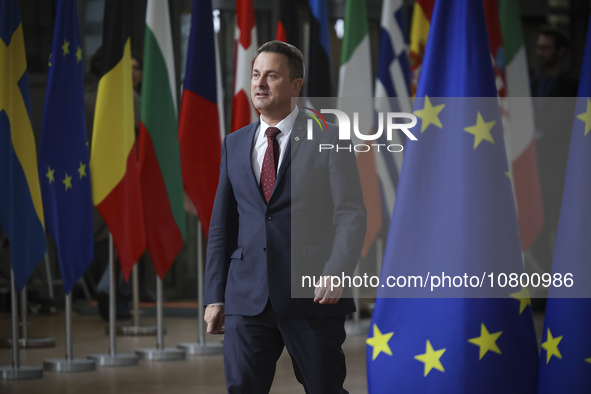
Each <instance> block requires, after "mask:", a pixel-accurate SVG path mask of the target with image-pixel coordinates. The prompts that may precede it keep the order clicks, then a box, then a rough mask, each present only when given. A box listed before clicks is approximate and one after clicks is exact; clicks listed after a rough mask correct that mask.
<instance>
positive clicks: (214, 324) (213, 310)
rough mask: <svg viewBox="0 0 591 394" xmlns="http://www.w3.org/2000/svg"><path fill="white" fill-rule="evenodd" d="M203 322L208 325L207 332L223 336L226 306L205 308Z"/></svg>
mask: <svg viewBox="0 0 591 394" xmlns="http://www.w3.org/2000/svg"><path fill="white" fill-rule="evenodd" d="M203 320H205V322H206V323H207V332H208V333H209V334H214V335H222V334H223V333H224V332H225V331H224V306H223V305H208V306H207V307H206V308H205V315H204V316H203Z"/></svg>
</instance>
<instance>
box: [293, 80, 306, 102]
mask: <svg viewBox="0 0 591 394" xmlns="http://www.w3.org/2000/svg"><path fill="white" fill-rule="evenodd" d="M303 85H304V80H303V78H296V79H294V80H293V81H291V95H292V97H297V96H299V95H300V91H301V90H302V86H303Z"/></svg>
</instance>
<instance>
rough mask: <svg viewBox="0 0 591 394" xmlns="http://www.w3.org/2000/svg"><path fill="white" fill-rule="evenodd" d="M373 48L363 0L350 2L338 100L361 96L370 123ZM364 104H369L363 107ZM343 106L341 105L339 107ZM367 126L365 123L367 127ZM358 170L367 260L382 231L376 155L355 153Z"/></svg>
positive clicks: (360, 104) (366, 129) (363, 126)
mask: <svg viewBox="0 0 591 394" xmlns="http://www.w3.org/2000/svg"><path fill="white" fill-rule="evenodd" d="M371 69H372V67H371V48H370V42H369V27H368V25H367V12H366V10H365V1H364V0H347V2H346V4H345V35H344V37H343V48H342V52H341V67H340V69H339V90H338V97H339V100H341V98H350V97H359V98H360V100H359V101H357V102H356V105H355V108H356V110H357V111H358V112H359V113H361V114H363V115H361V116H362V117H364V116H365V117H366V119H367V120H370V121H371V120H372V116H371V115H372V114H373V108H372V105H373V103H372V102H371V101H370V99H369V98H370V97H372V91H371V82H372V81H371ZM363 103H365V104H366V105H365V106H364V105H363ZM339 107H341V104H339ZM364 123H365V124H364ZM371 127H372V124H371V122H370V123H367V122H363V121H360V128H361V129H362V132H364V133H366V134H367V133H369V132H370V131H371ZM355 156H356V158H357V167H358V168H359V178H360V180H361V189H362V191H363V200H364V203H365V207H366V210H367V232H366V234H365V241H364V243H363V249H362V251H361V256H362V257H366V256H367V253H368V252H369V249H370V247H371V246H372V244H373V242H374V241H375V239H376V237H377V235H378V233H379V232H380V230H381V228H382V212H381V201H380V189H379V182H378V177H377V171H376V159H375V153H374V152H373V151H372V150H369V151H367V152H356V153H355Z"/></svg>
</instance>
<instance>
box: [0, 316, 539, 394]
mask: <svg viewBox="0 0 591 394" xmlns="http://www.w3.org/2000/svg"><path fill="white" fill-rule="evenodd" d="M534 320H535V325H536V331H538V338H539V335H540V332H541V329H542V325H543V315H535V318H534ZM142 323H143V324H155V321H154V319H153V318H144V320H143V321H142ZM363 323H365V327H367V325H368V322H362V324H363ZM164 324H165V326H166V328H167V330H168V334H167V335H166V336H165V344H166V346H167V347H176V345H177V344H178V343H180V342H194V341H195V340H196V336H197V322H196V319H189V318H172V317H170V318H169V317H167V318H165V320H164ZM105 326H106V325H105V323H104V322H103V321H102V320H101V319H100V317H98V316H79V315H77V314H75V313H74V314H73V339H74V345H73V347H74V357H78V358H85V357H86V356H87V355H88V354H91V353H107V352H108V347H109V338H108V336H107V335H105ZM10 327H11V324H10V315H7V314H0V337H9V336H10V335H11V333H10ZM29 336H30V337H53V338H55V339H56V340H57V347H55V348H49V349H28V350H21V352H20V357H21V365H29V366H39V367H41V366H42V365H43V360H45V359H49V358H61V357H64V354H65V317H64V313H63V312H59V313H58V314H56V315H39V316H31V317H30V324H29ZM366 337H367V330H363V332H362V333H361V334H357V335H355V334H349V335H348V336H347V340H346V341H345V344H344V350H345V353H346V356H347V380H346V382H345V388H346V389H347V390H349V392H350V393H351V394H356V393H367V387H366V374H365V348H366V344H365V340H366ZM208 340H211V341H219V340H220V337H218V336H212V337H208ZM538 341H539V340H538ZM155 345H156V338H155V337H121V336H119V337H117V350H118V353H133V352H134V351H135V350H137V349H141V348H153V347H155ZM11 360H12V352H11V350H10V349H0V365H11ZM224 387H225V386H224V374H223V363H222V356H221V355H220V356H217V355H216V356H189V355H188V356H187V359H186V360H185V361H169V362H156V361H140V364H139V366H136V367H126V368H112V367H97V370H96V371H94V372H79V373H57V372H44V377H43V379H40V380H30V381H23V380H20V381H15V380H0V393H3V394H9V393H19V394H28V393H31V394H32V393H35V394H36V393H63V394H80V393H82V394H95V393H96V394H99V393H100V394H112V393H122V394H132V393H159V394H166V393H175V394H182V393H193V394H194V393H207V394H218V393H220V394H221V393H225V388H224ZM271 392H272V393H277V394H295V393H303V392H304V390H303V389H302V387H301V386H300V384H299V383H298V382H297V381H296V379H295V377H294V374H293V370H292V366H291V361H290V359H289V356H288V355H287V354H286V353H285V352H284V353H283V355H282V356H281V358H280V360H279V363H278V365H277V373H276V375H275V381H274V383H273V388H272V390H271Z"/></svg>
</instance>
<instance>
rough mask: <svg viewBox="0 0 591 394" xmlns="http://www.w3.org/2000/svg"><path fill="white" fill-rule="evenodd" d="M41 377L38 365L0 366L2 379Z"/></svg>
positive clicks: (41, 371)
mask: <svg viewBox="0 0 591 394" xmlns="http://www.w3.org/2000/svg"><path fill="white" fill-rule="evenodd" d="M42 377H43V369H41V368H39V367H26V366H21V367H18V368H13V367H0V378H2V379H41V378H42Z"/></svg>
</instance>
